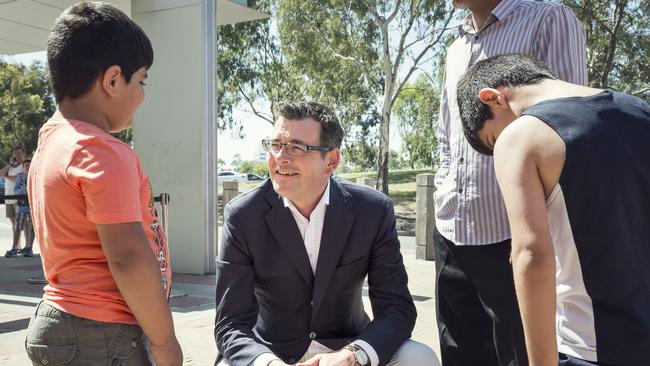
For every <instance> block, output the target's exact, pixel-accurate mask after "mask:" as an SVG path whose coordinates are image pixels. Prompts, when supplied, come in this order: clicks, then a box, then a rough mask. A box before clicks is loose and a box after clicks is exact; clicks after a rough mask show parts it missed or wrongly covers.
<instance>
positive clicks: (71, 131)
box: [40, 117, 135, 156]
mask: <svg viewBox="0 0 650 366" xmlns="http://www.w3.org/2000/svg"><path fill="white" fill-rule="evenodd" d="M40 135H41V136H40V137H41V139H43V140H44V141H43V142H44V143H46V144H47V145H50V146H52V148H64V149H66V148H69V149H71V151H70V152H71V153H72V154H74V153H76V152H78V151H79V150H92V151H93V152H94V151H96V150H104V151H107V152H112V153H114V154H118V155H123V156H124V155H126V156H135V152H133V150H132V149H131V147H130V146H129V145H127V144H126V143H124V142H122V141H121V140H119V139H118V138H116V137H114V136H112V135H111V134H109V133H107V132H105V131H103V130H102V129H100V128H99V127H97V126H95V125H93V124H90V123H87V122H84V121H79V120H73V119H65V118H57V117H52V118H50V119H49V120H48V121H47V123H45V124H44V125H43V127H42V128H41V131H40Z"/></svg>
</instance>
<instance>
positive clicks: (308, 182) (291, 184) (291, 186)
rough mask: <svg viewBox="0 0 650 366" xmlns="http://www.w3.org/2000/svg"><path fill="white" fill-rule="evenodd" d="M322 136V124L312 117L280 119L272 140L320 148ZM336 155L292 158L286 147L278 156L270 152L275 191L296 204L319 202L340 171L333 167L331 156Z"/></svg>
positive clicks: (313, 153) (312, 155) (269, 165)
mask: <svg viewBox="0 0 650 366" xmlns="http://www.w3.org/2000/svg"><path fill="white" fill-rule="evenodd" d="M320 134H321V126H320V123H318V122H317V121H315V120H313V119H311V118H306V119H303V120H291V119H286V118H284V117H280V118H278V120H277V121H276V123H275V128H274V131H273V136H272V138H271V140H273V141H278V142H281V143H287V142H293V143H299V144H305V145H311V146H320V145H321V144H320ZM336 153H338V149H333V150H331V151H328V152H325V153H322V152H320V151H308V152H307V155H305V156H292V155H289V154H288V153H287V149H286V147H285V146H283V147H282V149H280V151H279V152H277V153H273V152H272V151H269V153H268V161H267V163H268V169H269V175H270V177H271V181H272V182H273V189H274V190H275V191H276V192H277V193H278V194H280V195H281V196H283V197H286V198H288V199H289V200H290V201H291V202H293V203H294V204H301V203H305V202H311V201H313V200H315V199H318V197H320V195H321V194H322V193H323V189H324V188H325V186H326V185H327V180H328V179H329V177H330V175H331V174H332V173H333V170H334V168H336V166H335V165H334V167H332V166H331V164H330V162H331V159H330V158H331V156H330V155H331V154H336Z"/></svg>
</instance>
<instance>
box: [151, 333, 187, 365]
mask: <svg viewBox="0 0 650 366" xmlns="http://www.w3.org/2000/svg"><path fill="white" fill-rule="evenodd" d="M149 351H150V352H151V356H153V359H154V361H156V366H180V365H182V364H183V351H182V350H181V345H180V344H178V340H177V339H176V338H174V339H173V340H172V341H171V342H169V343H167V344H162V345H155V344H153V343H151V344H149Z"/></svg>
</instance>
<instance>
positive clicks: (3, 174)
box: [0, 164, 11, 178]
mask: <svg viewBox="0 0 650 366" xmlns="http://www.w3.org/2000/svg"><path fill="white" fill-rule="evenodd" d="M9 169H11V166H10V165H9V164H7V165H5V166H4V168H2V169H0V177H3V178H6V177H7V173H9Z"/></svg>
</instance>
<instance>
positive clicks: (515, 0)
mask: <svg viewBox="0 0 650 366" xmlns="http://www.w3.org/2000/svg"><path fill="white" fill-rule="evenodd" d="M521 1H522V0H503V1H501V2H500V3H499V4H498V5H497V6H496V7H495V8H494V9H492V12H491V13H490V14H491V15H492V16H493V17H494V18H496V20H498V21H499V22H503V21H504V20H506V18H508V17H509V16H510V15H511V14H512V13H513V12H514V11H515V9H517V7H518V6H519V5H520V3H521ZM490 23H491V20H490V19H488V20H487V21H486V22H485V25H484V26H483V29H485V28H486V27H487V26H488V25H489V24H490ZM468 32H469V33H476V32H477V30H475V29H474V23H472V14H467V16H466V17H465V18H464V19H463V21H462V22H461V24H460V25H459V26H458V33H459V34H460V36H461V37H462V36H464V35H465V33H468Z"/></svg>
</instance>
